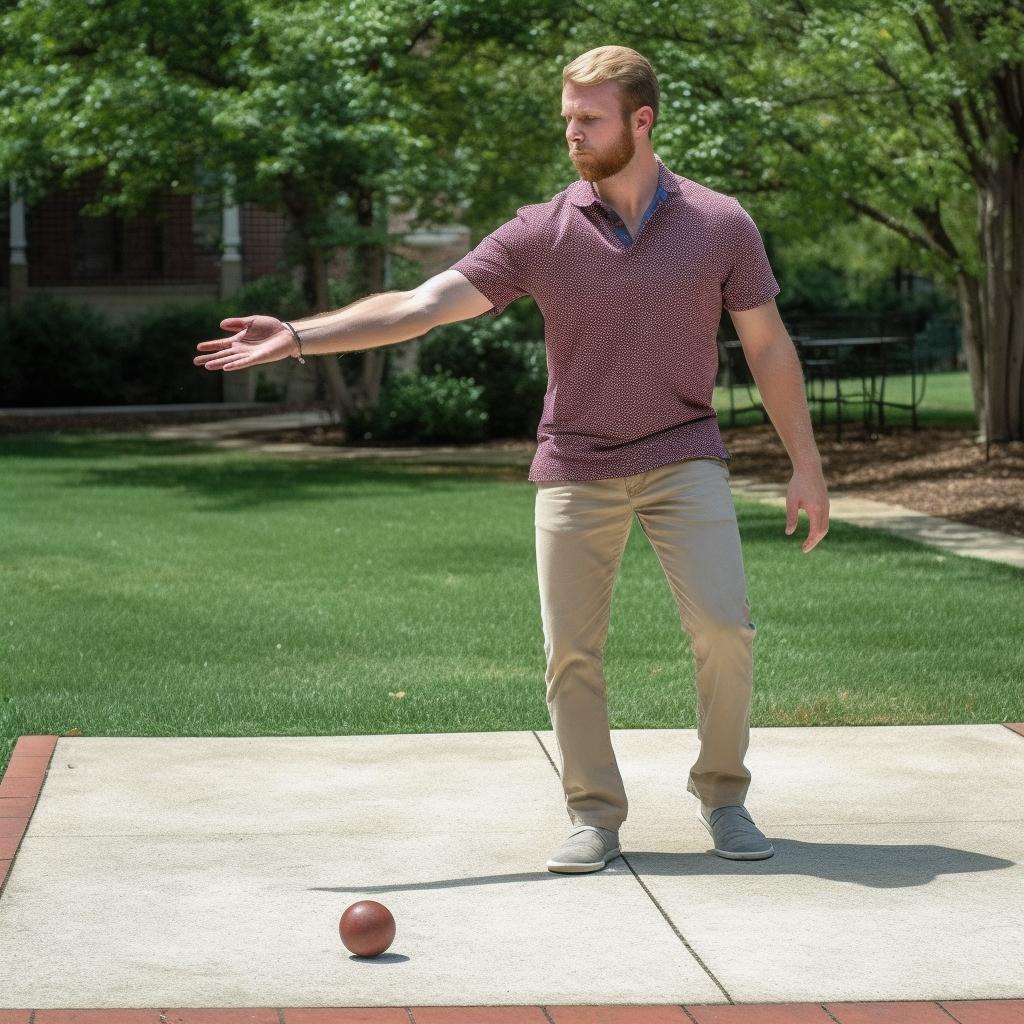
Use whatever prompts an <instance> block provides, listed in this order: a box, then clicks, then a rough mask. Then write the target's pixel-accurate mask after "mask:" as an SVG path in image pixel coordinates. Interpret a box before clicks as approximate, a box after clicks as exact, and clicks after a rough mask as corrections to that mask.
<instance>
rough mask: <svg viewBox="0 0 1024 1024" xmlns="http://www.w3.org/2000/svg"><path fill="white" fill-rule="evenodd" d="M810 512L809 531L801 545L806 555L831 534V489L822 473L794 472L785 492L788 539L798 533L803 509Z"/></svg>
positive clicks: (810, 469)
mask: <svg viewBox="0 0 1024 1024" xmlns="http://www.w3.org/2000/svg"><path fill="white" fill-rule="evenodd" d="M801 508H805V509H806V510H807V518H808V519H809V520H810V524H811V525H810V529H809V530H808V531H807V540H805V541H804V543H803V545H802V550H803V553H804V554H805V555H806V554H807V552H808V551H810V550H811V548H813V547H814V546H815V544H817V543H818V541H819V540H821V538H822V537H824V536H825V534H826V533H828V511H829V500H828V489H827V488H826V487H825V477H824V476H823V475H822V473H821V470H820V469H813V468H808V469H795V470H794V471H793V475H792V476H791V477H790V480H789V487H788V489H787V490H786V536H787V537H788V536H790V535H791V534H792V533H793V531H794V530H795V529H796V526H797V522H798V521H799V519H800V509H801Z"/></svg>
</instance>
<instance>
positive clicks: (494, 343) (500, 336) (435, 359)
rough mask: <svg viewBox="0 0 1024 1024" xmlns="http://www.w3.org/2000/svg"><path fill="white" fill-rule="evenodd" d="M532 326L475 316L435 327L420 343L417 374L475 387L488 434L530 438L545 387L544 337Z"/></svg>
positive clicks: (502, 318) (541, 405)
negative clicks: (479, 390) (479, 392)
mask: <svg viewBox="0 0 1024 1024" xmlns="http://www.w3.org/2000/svg"><path fill="white" fill-rule="evenodd" d="M534 329H535V328H534V326H533V325H532V324H531V323H529V322H526V323H524V322H522V321H519V320H516V319H514V318H512V317H507V318H506V317H475V318H473V319H472V320H464V321H460V322H459V323H454V324H446V325H445V326H443V327H439V328H435V329H434V330H433V331H431V332H430V333H429V334H428V335H427V336H426V337H425V338H424V339H423V342H422V344H421V345H420V349H419V354H418V357H417V361H418V366H419V369H420V372H421V373H423V374H435V373H447V374H449V375H451V376H453V377H463V378H469V379H471V380H473V381H474V382H476V383H477V384H479V385H481V386H482V387H483V396H484V404H485V407H486V409H487V412H488V422H489V424H490V425H489V430H488V435H489V436H490V437H493V438H498V437H533V436H534V435H535V434H536V431H537V423H538V421H539V419H540V416H541V413H542V412H543V407H544V393H545V391H546V390H547V361H546V357H545V351H544V341H543V338H542V337H537V336H536V335H534V334H533V333H532V331H533V330H534Z"/></svg>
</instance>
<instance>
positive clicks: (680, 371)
mask: <svg viewBox="0 0 1024 1024" xmlns="http://www.w3.org/2000/svg"><path fill="white" fill-rule="evenodd" d="M657 163H658V189H657V191H656V192H655V195H654V198H653V199H652V201H651V205H650V207H649V208H648V210H647V211H646V212H645V214H644V220H643V221H642V223H641V226H640V227H639V228H638V230H637V234H636V238H634V239H630V237H629V232H628V231H627V230H626V229H625V225H623V224H622V223H621V218H620V217H619V216H618V214H617V213H616V212H615V211H614V210H612V208H611V207H610V206H609V205H608V204H607V203H605V202H604V201H603V200H602V199H601V198H600V196H599V195H598V193H597V190H596V189H595V187H594V184H593V182H590V181H586V180H584V179H580V180H578V181H574V182H573V183H572V184H571V185H569V186H568V187H567V188H566V189H564V190H563V191H561V192H559V193H558V194H557V195H555V196H553V197H552V198H551V199H549V200H548V201H547V202H545V203H534V204H530V205H527V206H521V207H519V209H518V210H517V211H516V216H515V217H514V218H512V219H511V220H509V221H507V222H506V223H504V224H502V225H501V226H500V227H498V228H497V229H496V230H494V231H493V232H492V233H491V234H489V235H487V236H486V237H485V238H483V239H482V240H481V241H480V242H479V243H478V244H477V245H476V246H475V247H474V248H473V249H472V250H471V251H470V252H468V253H467V254H466V255H465V256H463V257H462V259H460V260H459V261H458V262H456V263H455V264H453V265H452V269H454V270H457V271H459V273H461V274H462V275H463V276H464V277H465V278H466V279H467V280H468V281H469V282H470V283H471V284H472V285H473V286H474V287H475V288H476V289H477V290H478V291H479V292H481V293H482V294H483V295H484V296H485V297H486V298H488V299H490V301H491V303H492V308H491V309H489V310H488V311H487V313H486V314H485V315H488V316H497V315H498V314H499V313H501V312H502V311H503V310H504V309H505V307H506V306H507V305H508V304H509V303H510V302H513V301H515V300H516V299H518V298H521V297H522V296H524V295H530V296H532V297H533V299H534V301H535V302H536V303H537V305H538V307H539V308H540V311H541V313H542V314H543V317H544V340H545V349H546V353H547V370H548V387H547V393H546V394H545V396H544V409H543V412H542V413H541V418H540V423H539V425H538V428H537V442H538V444H537V451H536V453H535V455H534V457H533V461H532V463H531V465H530V472H529V479H530V480H531V481H534V482H540V481H569V480H604V479H611V478H614V477H623V476H632V475H633V474H634V473H646V472H648V471H649V470H652V469H657V468H658V467H660V466H664V465H667V464H668V463H670V462H678V461H681V460H684V459H699V458H716V459H722V460H724V461H726V462H728V461H729V460H730V459H731V458H732V456H731V455H729V453H728V452H727V451H726V448H725V445H724V443H723V441H722V435H721V433H720V431H719V428H718V418H717V415H716V413H715V409H714V405H713V395H714V386H715V377H716V376H717V373H718V343H717V335H718V325H719V321H720V320H721V316H722V306H723V305H724V306H725V308H726V309H730V310H740V309H751V308H752V307H754V306H759V305H762V304H763V303H766V302H769V301H770V300H772V299H773V298H774V297H775V296H776V295H778V294H779V291H780V289H779V285H778V282H777V281H776V280H775V276H774V274H773V273H772V268H771V266H770V264H769V262H768V256H767V254H766V252H765V248H764V242H763V241H762V239H761V234H760V232H759V231H758V229H757V226H756V225H755V223H754V221H753V219H752V218H751V217H750V215H749V214H748V213H747V211H746V210H745V209H744V208H743V207H742V206H741V205H740V203H739V202H738V201H737V200H736V199H735V198H734V197H732V196H728V195H725V194H724V193H721V192H716V191H714V190H713V189H711V188H708V187H707V186H705V185H701V184H699V183H698V182H696V181H692V180H690V179H689V178H685V177H683V176H682V175H679V174H676V173H674V172H673V171H670V170H669V169H668V168H667V167H666V166H665V165H664V164H663V163H662V161H661V160H660V159H658V160H657ZM617 221H618V222H619V223H616V222H617Z"/></svg>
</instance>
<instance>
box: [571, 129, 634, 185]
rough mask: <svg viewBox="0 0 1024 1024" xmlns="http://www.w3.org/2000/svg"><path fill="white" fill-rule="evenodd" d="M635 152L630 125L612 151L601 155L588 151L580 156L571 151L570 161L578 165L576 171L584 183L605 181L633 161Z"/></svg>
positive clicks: (616, 141) (617, 140)
mask: <svg viewBox="0 0 1024 1024" xmlns="http://www.w3.org/2000/svg"><path fill="white" fill-rule="evenodd" d="M635 152H636V144H635V143H634V142H633V133H632V132H631V131H630V130H629V127H628V125H625V126H623V129H622V134H621V135H620V136H619V137H618V139H616V140H615V144H614V145H613V146H612V148H611V149H609V150H607V151H606V152H604V153H600V154H598V153H593V152H591V151H590V150H587V151H586V152H584V153H581V154H579V155H576V154H575V153H573V151H572V150H570V152H569V159H571V160H572V162H573V163H574V164H575V165H576V170H577V171H578V172H579V176H580V177H581V178H582V179H583V180H584V181H603V180H604V179H605V178H610V177H611V176H612V175H613V174H618V173H619V171H621V170H622V168H623V167H625V166H626V164H628V163H629V161H630V160H632V159H633V154H634V153H635Z"/></svg>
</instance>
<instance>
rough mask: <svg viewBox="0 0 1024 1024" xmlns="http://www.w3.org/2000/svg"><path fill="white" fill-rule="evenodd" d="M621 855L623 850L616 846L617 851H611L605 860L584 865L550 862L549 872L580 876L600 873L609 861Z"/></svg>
mask: <svg viewBox="0 0 1024 1024" xmlns="http://www.w3.org/2000/svg"><path fill="white" fill-rule="evenodd" d="M620 853H621V848H620V847H618V846H616V847H615V849H613V850H609V851H608V852H607V853H606V854H605V855H604V860H592V861H588V862H586V863H584V864H579V863H570V862H566V861H559V860H549V861H548V871H557V872H559V873H561V874H565V875H579V874H582V873H583V872H585V871H600V870H601V869H602V868H603V867H607V865H608V861H610V860H612V859H614V858H615V857H618V856H619V855H620Z"/></svg>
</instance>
